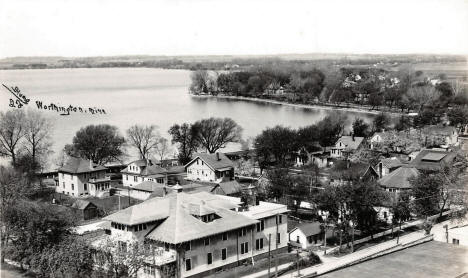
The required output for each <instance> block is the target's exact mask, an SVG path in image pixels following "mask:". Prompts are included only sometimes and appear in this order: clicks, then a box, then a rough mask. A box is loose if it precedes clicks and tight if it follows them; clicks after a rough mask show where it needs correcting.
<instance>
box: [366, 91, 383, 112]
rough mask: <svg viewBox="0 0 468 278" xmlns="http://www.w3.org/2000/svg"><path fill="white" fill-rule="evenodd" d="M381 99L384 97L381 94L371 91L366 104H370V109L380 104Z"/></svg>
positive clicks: (381, 102)
mask: <svg viewBox="0 0 468 278" xmlns="http://www.w3.org/2000/svg"><path fill="white" fill-rule="evenodd" d="M383 101H384V98H383V96H382V95H381V94H379V93H373V94H370V95H369V100H368V104H369V105H370V106H372V107H371V109H374V108H375V107H379V106H381V105H382V104H383Z"/></svg>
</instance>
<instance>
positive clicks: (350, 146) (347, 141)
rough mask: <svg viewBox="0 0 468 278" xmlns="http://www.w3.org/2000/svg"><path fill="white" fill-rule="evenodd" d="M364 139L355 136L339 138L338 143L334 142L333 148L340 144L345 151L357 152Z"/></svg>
mask: <svg viewBox="0 0 468 278" xmlns="http://www.w3.org/2000/svg"><path fill="white" fill-rule="evenodd" d="M363 140H364V137H356V136H341V137H340V139H338V141H336V144H335V146H336V145H337V144H338V143H339V142H341V143H343V144H344V145H345V149H346V150H351V151H352V150H357V149H358V148H359V146H360V145H361V143H362V141H363Z"/></svg>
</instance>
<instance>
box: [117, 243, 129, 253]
mask: <svg viewBox="0 0 468 278" xmlns="http://www.w3.org/2000/svg"><path fill="white" fill-rule="evenodd" d="M119 251H120V252H125V251H127V243H126V242H123V241H119Z"/></svg>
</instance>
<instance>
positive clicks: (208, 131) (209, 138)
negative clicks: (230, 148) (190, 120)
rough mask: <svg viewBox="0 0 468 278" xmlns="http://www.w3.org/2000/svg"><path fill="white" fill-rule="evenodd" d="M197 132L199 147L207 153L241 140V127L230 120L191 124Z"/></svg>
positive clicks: (221, 119)
mask: <svg viewBox="0 0 468 278" xmlns="http://www.w3.org/2000/svg"><path fill="white" fill-rule="evenodd" d="M193 126H194V128H195V130H196V131H197V137H196V138H197V140H198V142H199V143H200V146H202V147H203V148H205V149H206V150H207V151H208V152H209V153H214V152H216V151H217V150H219V149H221V148H224V147H226V145H227V144H228V143H238V142H240V141H241V139H242V127H241V126H239V125H238V124H237V123H236V122H235V121H234V120H233V119H231V118H213V117H211V118H209V119H202V120H199V121H196V122H195V123H194V124H193Z"/></svg>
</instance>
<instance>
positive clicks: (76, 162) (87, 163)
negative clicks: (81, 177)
mask: <svg viewBox="0 0 468 278" xmlns="http://www.w3.org/2000/svg"><path fill="white" fill-rule="evenodd" d="M106 169H107V168H106V167H104V166H102V165H99V164H96V163H94V162H91V160H88V159H83V158H77V157H71V158H70V159H69V160H68V161H67V163H66V164H65V165H63V166H62V167H60V168H59V169H58V171H59V172H66V173H71V174H79V173H89V172H96V171H102V170H106Z"/></svg>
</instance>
